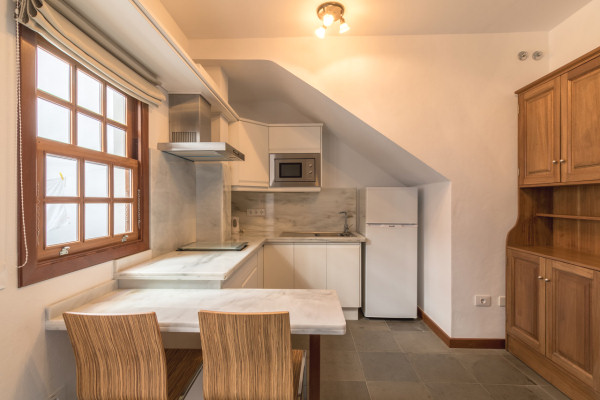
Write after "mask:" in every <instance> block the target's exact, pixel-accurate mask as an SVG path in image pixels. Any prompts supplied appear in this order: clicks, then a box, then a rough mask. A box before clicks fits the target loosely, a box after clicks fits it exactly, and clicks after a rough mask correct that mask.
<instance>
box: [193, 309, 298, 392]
mask: <svg viewBox="0 0 600 400" xmlns="http://www.w3.org/2000/svg"><path fill="white" fill-rule="evenodd" d="M198 319H199V322H200V339H201V340H202V352H203V356H204V367H203V374H204V376H203V390H204V399H205V400H217V399H218V400H223V399H236V400H270V399H272V400H292V399H294V400H295V399H298V398H301V397H300V396H301V394H302V376H303V372H304V364H305V360H306V353H305V352H304V351H301V350H292V343H291V334H290V316H289V313H288V312H275V313H254V314H239V313H221V312H212V311H200V312H199V313H198Z"/></svg>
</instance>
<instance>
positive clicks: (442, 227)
mask: <svg viewBox="0 0 600 400" xmlns="http://www.w3.org/2000/svg"><path fill="white" fill-rule="evenodd" d="M451 195H452V184H451V183H450V182H440V183H431V184H429V185H423V186H420V187H419V291H418V293H419V297H418V304H419V307H421V309H422V310H423V311H425V313H426V314H427V315H428V316H429V317H430V318H431V319H433V320H434V321H435V322H436V324H437V325H438V326H439V327H440V328H442V329H443V330H444V332H446V333H449V332H452V302H451V301H450V299H451V298H452V265H451V262H450V260H451V253H452V224H451V220H450V215H451V213H450V210H451V208H452V201H451V200H452V198H451Z"/></svg>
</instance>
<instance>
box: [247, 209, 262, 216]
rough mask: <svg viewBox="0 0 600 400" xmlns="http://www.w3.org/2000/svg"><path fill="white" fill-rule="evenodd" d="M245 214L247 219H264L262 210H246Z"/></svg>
mask: <svg viewBox="0 0 600 400" xmlns="http://www.w3.org/2000/svg"><path fill="white" fill-rule="evenodd" d="M246 214H247V215H248V216H249V217H264V216H265V215H266V212H265V209H264V208H248V209H247V210H246Z"/></svg>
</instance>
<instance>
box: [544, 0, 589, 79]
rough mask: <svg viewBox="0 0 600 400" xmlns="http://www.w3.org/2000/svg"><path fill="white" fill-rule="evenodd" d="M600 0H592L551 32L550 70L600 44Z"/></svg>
mask: <svg viewBox="0 0 600 400" xmlns="http://www.w3.org/2000/svg"><path fill="white" fill-rule="evenodd" d="M599 20H600V0H592V1H591V2H590V3H588V4H587V5H586V6H585V7H583V8H581V9H580V10H579V11H577V12H576V13H575V14H573V15H571V16H570V17H569V18H567V19H566V20H565V21H563V22H562V23H560V24H559V25H558V26H556V27H555V28H554V29H552V30H551V31H550V32H549V35H548V36H549V46H550V70H553V69H556V68H558V67H560V66H562V65H564V64H567V63H568V62H570V61H572V60H574V59H576V58H578V57H580V56H582V55H584V54H585V53H587V52H588V51H591V50H593V49H595V48H596V47H598V46H600V24H599V23H598V21H599Z"/></svg>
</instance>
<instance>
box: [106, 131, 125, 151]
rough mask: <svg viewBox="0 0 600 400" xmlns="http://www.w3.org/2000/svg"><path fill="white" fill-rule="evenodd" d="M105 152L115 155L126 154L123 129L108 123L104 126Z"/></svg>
mask: <svg viewBox="0 0 600 400" xmlns="http://www.w3.org/2000/svg"><path fill="white" fill-rule="evenodd" d="M106 152H107V153H109V154H114V155H117V156H123V157H126V156H127V154H126V153H127V147H126V145H125V131H124V130H123V129H119V128H115V127H114V126H110V125H107V126H106Z"/></svg>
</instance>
